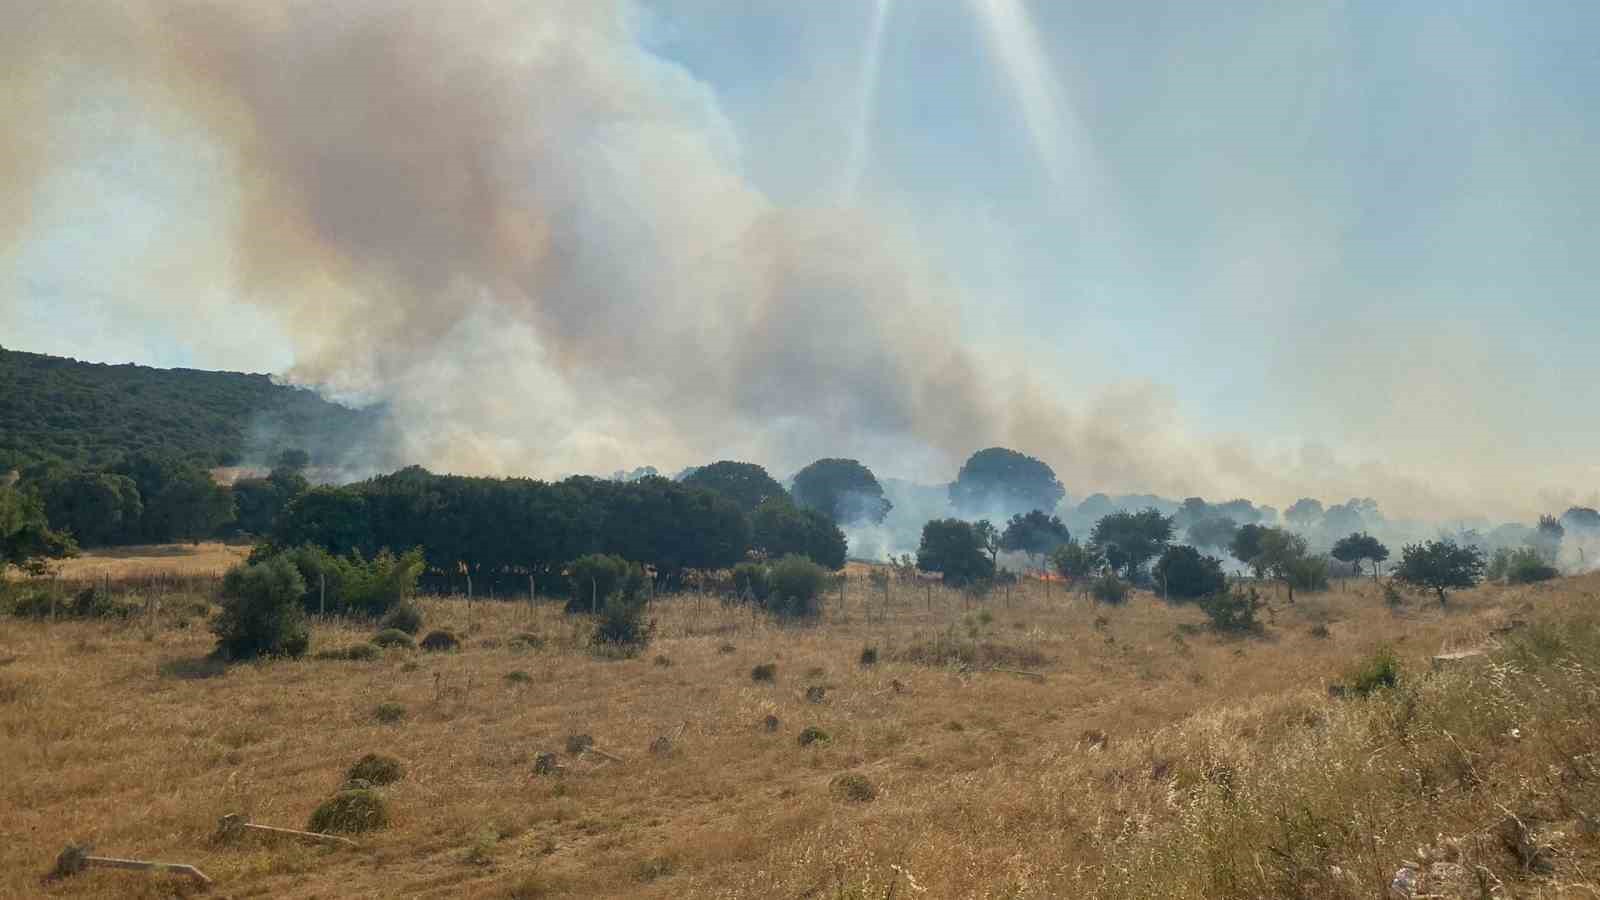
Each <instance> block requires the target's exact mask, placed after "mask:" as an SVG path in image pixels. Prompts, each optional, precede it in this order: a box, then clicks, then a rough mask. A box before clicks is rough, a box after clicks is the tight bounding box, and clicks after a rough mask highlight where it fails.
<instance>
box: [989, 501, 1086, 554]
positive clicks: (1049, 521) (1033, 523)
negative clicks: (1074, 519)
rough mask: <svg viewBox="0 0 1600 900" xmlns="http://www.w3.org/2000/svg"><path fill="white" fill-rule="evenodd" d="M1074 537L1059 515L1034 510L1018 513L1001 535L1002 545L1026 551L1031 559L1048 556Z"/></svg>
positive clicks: (1011, 549)
mask: <svg viewBox="0 0 1600 900" xmlns="http://www.w3.org/2000/svg"><path fill="white" fill-rule="evenodd" d="M1071 539H1072V533H1071V532H1069V531H1068V530H1067V526H1066V525H1064V524H1062V522H1061V518H1060V517H1059V516H1052V515H1048V514H1046V513H1045V512H1044V511H1043V510H1038V509H1036V510H1033V511H1031V512H1029V513H1027V514H1026V515H1023V514H1017V515H1013V516H1012V517H1011V521H1009V522H1007V523H1006V530H1005V532H1004V533H1003V534H1001V535H1000V546H1001V547H1002V548H1003V549H1005V550H1009V551H1011V552H1012V553H1026V554H1027V555H1028V557H1029V559H1036V558H1037V557H1041V556H1048V555H1049V554H1051V553H1054V552H1055V550H1056V548H1057V547H1059V546H1061V545H1062V544H1065V543H1066V542H1067V541H1069V540H1071Z"/></svg>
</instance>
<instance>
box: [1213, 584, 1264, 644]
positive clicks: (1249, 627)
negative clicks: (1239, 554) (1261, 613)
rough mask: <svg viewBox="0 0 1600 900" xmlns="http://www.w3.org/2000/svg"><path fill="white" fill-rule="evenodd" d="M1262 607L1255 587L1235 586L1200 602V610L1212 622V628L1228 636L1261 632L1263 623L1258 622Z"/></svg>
mask: <svg viewBox="0 0 1600 900" xmlns="http://www.w3.org/2000/svg"><path fill="white" fill-rule="evenodd" d="M1260 607H1261V595H1260V594H1259V593H1257V592H1256V589H1255V588H1253V587H1252V588H1245V587H1238V586H1235V587H1232V588H1229V589H1227V590H1222V591H1218V592H1216V593H1215V594H1212V595H1211V596H1209V597H1203V598H1201V600H1200V609H1201V611H1202V612H1204V613H1205V614H1206V618H1208V619H1210V620H1211V627H1212V628H1213V629H1214V630H1216V631H1220V632H1223V633H1226V634H1242V633H1245V632H1250V631H1259V630H1261V623H1260V622H1258V621H1257V620H1256V610H1257V609H1259V608H1260Z"/></svg>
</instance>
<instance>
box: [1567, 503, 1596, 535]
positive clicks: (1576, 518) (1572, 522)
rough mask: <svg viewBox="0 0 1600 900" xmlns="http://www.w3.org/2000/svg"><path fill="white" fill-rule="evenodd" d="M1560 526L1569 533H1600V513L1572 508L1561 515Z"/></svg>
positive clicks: (1593, 510) (1585, 507) (1588, 508)
mask: <svg viewBox="0 0 1600 900" xmlns="http://www.w3.org/2000/svg"><path fill="white" fill-rule="evenodd" d="M1561 524H1562V525H1564V526H1566V528H1567V529H1568V530H1570V531H1600V511H1597V510H1595V509H1593V508H1591V507H1588V506H1574V507H1572V508H1571V509H1568V510H1567V511H1566V512H1564V513H1562V514H1561Z"/></svg>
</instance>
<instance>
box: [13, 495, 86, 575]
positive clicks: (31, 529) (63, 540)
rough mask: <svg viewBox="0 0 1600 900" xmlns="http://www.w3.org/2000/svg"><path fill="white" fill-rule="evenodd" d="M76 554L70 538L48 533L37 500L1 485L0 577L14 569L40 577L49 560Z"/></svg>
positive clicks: (49, 531) (40, 505)
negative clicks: (8, 570)
mask: <svg viewBox="0 0 1600 900" xmlns="http://www.w3.org/2000/svg"><path fill="white" fill-rule="evenodd" d="M75 551H76V547H74V546H73V543H72V539H71V538H69V537H67V536H66V535H63V534H58V533H57V532H54V531H51V530H50V526H49V523H48V522H47V520H46V519H45V515H44V504H42V503H40V502H39V499H38V498H37V497H34V496H31V495H30V494H27V493H24V492H22V491H19V490H17V489H16V488H14V487H12V486H10V485H0V574H3V573H4V572H5V570H6V569H8V568H13V567H14V568H18V569H21V570H22V571H24V572H27V573H29V574H32V575H38V574H42V573H43V572H44V571H45V566H46V565H47V564H48V563H49V561H50V560H52V559H62V558H65V557H68V556H71V555H73V553H74V552H75Z"/></svg>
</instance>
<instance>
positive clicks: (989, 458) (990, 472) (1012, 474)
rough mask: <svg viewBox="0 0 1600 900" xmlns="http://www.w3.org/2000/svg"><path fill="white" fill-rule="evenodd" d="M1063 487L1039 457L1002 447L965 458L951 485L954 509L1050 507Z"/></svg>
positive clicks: (962, 510)
mask: <svg viewBox="0 0 1600 900" xmlns="http://www.w3.org/2000/svg"><path fill="white" fill-rule="evenodd" d="M1066 493H1067V490H1066V488H1064V487H1062V486H1061V482H1060V481H1059V480H1057V479H1056V473H1055V471H1054V470H1052V469H1051V468H1050V466H1049V465H1047V464H1046V463H1044V462H1043V461H1042V460H1038V459H1035V458H1033V457H1031V456H1028V455H1026V454H1023V453H1018V452H1017V451H1015V450H1008V449H1006V448H1005V447H990V448H989V449H987V450H979V451H978V452H977V453H974V454H972V456H970V457H968V458H967V461H966V463H964V464H963V465H962V466H961V471H960V472H958V473H957V474H956V480H955V481H954V482H952V483H951V485H950V503H951V505H953V506H954V507H955V508H956V511H957V512H965V513H969V514H976V513H983V512H987V511H989V510H995V509H999V510H1005V511H1007V512H1010V511H1013V510H1027V509H1042V510H1053V509H1055V508H1056V504H1058V503H1060V502H1061V498H1062V497H1064V496H1066Z"/></svg>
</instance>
